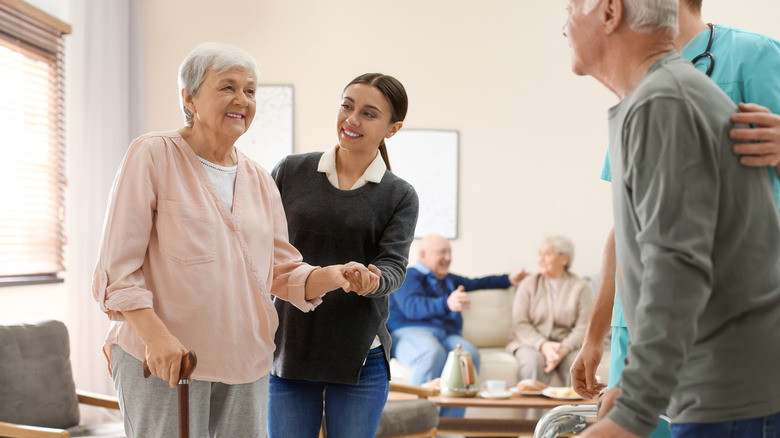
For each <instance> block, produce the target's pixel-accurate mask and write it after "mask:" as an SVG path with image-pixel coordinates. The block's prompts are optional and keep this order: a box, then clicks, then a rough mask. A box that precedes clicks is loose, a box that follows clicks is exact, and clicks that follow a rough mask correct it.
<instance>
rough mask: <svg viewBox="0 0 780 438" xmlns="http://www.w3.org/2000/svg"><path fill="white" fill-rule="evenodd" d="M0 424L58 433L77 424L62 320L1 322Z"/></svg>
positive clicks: (71, 376) (76, 406)
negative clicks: (16, 424)
mask: <svg viewBox="0 0 780 438" xmlns="http://www.w3.org/2000/svg"><path fill="white" fill-rule="evenodd" d="M0 421H5V422H9V423H18V424H25V425H30V426H40V427H56V428H61V429H67V428H68V427H71V426H75V425H77V424H78V423H79V402H78V398H77V396H76V385H75V383H74V382H73V375H72V373H71V367H70V343H69V340H68V330H67V328H65V324H63V323H62V322H59V321H51V320H45V321H35V322H30V323H24V322H15V323H6V324H2V323H0Z"/></svg>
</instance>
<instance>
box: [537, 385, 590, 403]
mask: <svg viewBox="0 0 780 438" xmlns="http://www.w3.org/2000/svg"><path fill="white" fill-rule="evenodd" d="M542 395H544V396H545V397H550V398H555V399H558V400H582V397H580V395H579V394H577V393H576V392H574V388H572V387H571V386H563V387H555V386H549V387H547V388H544V389H543V390H542Z"/></svg>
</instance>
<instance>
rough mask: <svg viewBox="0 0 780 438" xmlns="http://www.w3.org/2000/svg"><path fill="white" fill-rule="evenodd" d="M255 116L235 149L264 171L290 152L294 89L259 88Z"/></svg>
mask: <svg viewBox="0 0 780 438" xmlns="http://www.w3.org/2000/svg"><path fill="white" fill-rule="evenodd" d="M255 99H256V101H257V112H256V113H255V118H254V120H253V121H252V124H251V125H250V126H249V130H248V131H247V132H246V133H244V135H242V136H241V137H240V138H239V139H238V141H237V142H236V147H238V148H239V149H241V151H242V152H243V153H244V154H246V156H248V157H249V158H251V159H253V160H255V161H257V162H258V163H260V165H261V166H263V168H264V169H266V170H267V171H269V172H270V171H271V170H272V169H273V168H274V166H276V163H278V162H279V160H281V159H282V158H284V157H286V156H287V155H289V154H291V153H292V152H293V86H292V85H258V86H257V90H255Z"/></svg>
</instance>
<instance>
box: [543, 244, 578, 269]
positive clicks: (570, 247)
mask: <svg viewBox="0 0 780 438" xmlns="http://www.w3.org/2000/svg"><path fill="white" fill-rule="evenodd" d="M542 245H550V246H551V247H552V248H553V249H554V250H555V252H557V253H558V254H564V255H567V256H569V261H568V262H567V263H566V266H565V268H566V270H567V271H568V270H569V268H571V263H572V262H573V261H574V244H573V243H572V241H571V240H569V239H568V238H566V237H563V236H547V237H545V238H544V240H543V241H542Z"/></svg>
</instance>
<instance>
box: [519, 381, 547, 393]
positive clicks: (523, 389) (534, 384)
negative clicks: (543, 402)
mask: <svg viewBox="0 0 780 438" xmlns="http://www.w3.org/2000/svg"><path fill="white" fill-rule="evenodd" d="M545 388H547V385H545V384H544V383H542V382H539V381H537V380H533V379H523V380H521V381H520V382H518V383H517V385H516V386H515V387H513V388H512V389H511V390H510V391H511V392H512V394H514V395H542V390H544V389H545Z"/></svg>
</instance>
